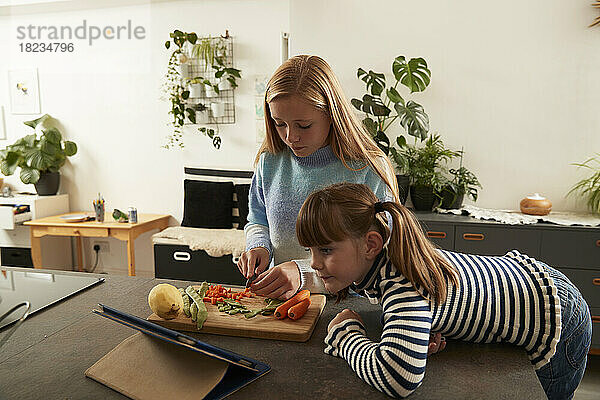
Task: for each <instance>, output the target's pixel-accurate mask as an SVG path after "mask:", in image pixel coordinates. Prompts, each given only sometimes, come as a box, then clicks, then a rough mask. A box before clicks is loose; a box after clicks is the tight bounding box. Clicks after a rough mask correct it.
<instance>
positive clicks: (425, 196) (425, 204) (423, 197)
mask: <svg viewBox="0 0 600 400" xmlns="http://www.w3.org/2000/svg"><path fill="white" fill-rule="evenodd" d="M410 199H411V200H412V203H413V206H414V207H415V210H416V211H431V210H433V206H434V204H435V203H437V202H436V200H438V197H437V196H436V195H435V193H434V192H433V187H432V186H425V185H415V186H411V187H410Z"/></svg>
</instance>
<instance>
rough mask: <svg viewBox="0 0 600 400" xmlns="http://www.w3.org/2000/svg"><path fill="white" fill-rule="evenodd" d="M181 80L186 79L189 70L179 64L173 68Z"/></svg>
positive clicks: (186, 66)
mask: <svg viewBox="0 0 600 400" xmlns="http://www.w3.org/2000/svg"><path fill="white" fill-rule="evenodd" d="M175 68H176V69H177V72H178V73H179V76H180V77H181V79H187V77H188V72H189V68H188V65H187V64H179V65H177V66H176V67H175Z"/></svg>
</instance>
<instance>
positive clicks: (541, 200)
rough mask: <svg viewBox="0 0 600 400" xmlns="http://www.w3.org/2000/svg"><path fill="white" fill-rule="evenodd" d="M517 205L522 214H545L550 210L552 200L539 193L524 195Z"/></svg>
mask: <svg viewBox="0 0 600 400" xmlns="http://www.w3.org/2000/svg"><path fill="white" fill-rule="evenodd" d="M519 206H520V208H521V212H522V213H523V214H529V215H547V214H549V213H550V211H552V202H551V201H550V200H548V199H547V198H545V197H544V196H541V195H540V194H539V193H536V194H534V195H533V196H527V197H525V198H524V199H523V200H521V202H520V203H519Z"/></svg>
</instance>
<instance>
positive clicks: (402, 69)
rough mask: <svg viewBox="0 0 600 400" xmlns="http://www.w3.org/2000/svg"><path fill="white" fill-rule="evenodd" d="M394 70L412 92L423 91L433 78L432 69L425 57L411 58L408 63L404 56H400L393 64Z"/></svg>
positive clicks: (399, 79) (395, 75) (401, 81)
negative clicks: (428, 66)
mask: <svg viewBox="0 0 600 400" xmlns="http://www.w3.org/2000/svg"><path fill="white" fill-rule="evenodd" d="M392 72H393V73H394V77H395V78H396V80H398V81H400V83H402V84H403V85H404V86H406V87H407V88H409V89H410V92H411V93H414V92H422V91H423V90H425V88H426V87H427V86H428V85H429V82H430V80H431V71H430V70H429V68H427V61H425V60H424V59H423V58H411V59H410V61H409V62H408V63H407V62H406V59H405V57H404V56H398V57H396V59H395V60H394V62H393V64H392Z"/></svg>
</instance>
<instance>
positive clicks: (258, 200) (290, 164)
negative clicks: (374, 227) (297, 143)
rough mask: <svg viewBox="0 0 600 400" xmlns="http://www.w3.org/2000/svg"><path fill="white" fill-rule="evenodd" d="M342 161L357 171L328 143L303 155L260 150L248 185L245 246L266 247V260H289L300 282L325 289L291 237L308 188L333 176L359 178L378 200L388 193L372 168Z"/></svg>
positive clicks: (324, 183)
mask: <svg viewBox="0 0 600 400" xmlns="http://www.w3.org/2000/svg"><path fill="white" fill-rule="evenodd" d="M348 165H349V166H350V167H352V168H353V169H357V171H353V170H351V169H349V168H346V167H345V166H344V164H343V163H342V162H341V161H340V160H339V159H338V158H337V157H336V156H335V154H333V151H332V150H331V147H330V146H325V147H323V148H321V149H319V150H317V151H315V152H314V153H313V154H311V155H309V156H307V157H297V156H296V155H295V154H294V153H292V152H291V151H290V150H289V149H286V150H284V151H282V152H280V153H276V154H272V153H263V154H261V156H260V160H259V162H258V165H257V168H256V171H255V173H254V177H253V178H252V184H251V186H250V194H249V212H248V224H247V225H246V227H245V229H244V230H245V233H246V250H250V249H253V248H255V247H264V248H266V249H267V250H268V251H269V254H270V255H271V260H272V265H271V266H273V265H277V264H280V263H283V262H286V261H290V260H294V261H295V262H296V264H298V268H299V270H300V277H301V280H302V283H301V288H302V289H309V290H311V291H313V292H318V293H326V290H325V287H324V285H323V283H322V281H321V280H320V279H318V278H317V277H316V275H315V273H314V271H313V270H312V268H311V267H310V255H309V254H308V253H307V252H306V250H305V249H304V247H301V246H300V245H299V244H298V240H297V239H296V218H297V216H298V212H299V211H300V208H301V207H302V204H303V203H304V200H306V198H307V197H308V195H309V194H311V193H312V192H313V191H315V190H318V189H321V188H323V187H325V186H328V185H331V184H333V183H338V182H352V183H364V184H366V185H368V186H369V187H370V188H371V190H373V192H374V193H375V195H376V196H377V197H378V198H379V199H380V200H382V201H384V200H390V199H391V198H392V197H391V194H390V191H389V190H386V185H385V183H384V182H383V180H382V179H381V178H380V177H379V175H377V173H376V172H375V171H373V170H372V169H371V168H369V167H367V168H362V169H359V168H360V167H361V166H362V165H361V163H359V162H350V163H348ZM390 176H393V173H391V172H390Z"/></svg>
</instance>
